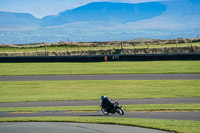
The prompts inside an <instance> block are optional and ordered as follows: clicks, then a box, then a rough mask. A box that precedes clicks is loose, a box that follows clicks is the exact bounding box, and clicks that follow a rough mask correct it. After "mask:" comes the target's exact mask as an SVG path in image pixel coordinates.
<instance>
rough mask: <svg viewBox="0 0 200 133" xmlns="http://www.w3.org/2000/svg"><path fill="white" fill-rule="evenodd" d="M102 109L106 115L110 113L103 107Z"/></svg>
mask: <svg viewBox="0 0 200 133" xmlns="http://www.w3.org/2000/svg"><path fill="white" fill-rule="evenodd" d="M101 111H102V112H103V113H104V115H108V114H109V113H108V112H107V111H106V110H105V109H104V108H103V107H102V108H101Z"/></svg>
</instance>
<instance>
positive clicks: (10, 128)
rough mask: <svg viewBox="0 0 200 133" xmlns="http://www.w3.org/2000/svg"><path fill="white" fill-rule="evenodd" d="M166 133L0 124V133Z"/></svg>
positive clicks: (110, 127) (107, 127) (79, 125)
mask: <svg viewBox="0 0 200 133" xmlns="http://www.w3.org/2000/svg"><path fill="white" fill-rule="evenodd" d="M25 132H28V133H166V132H165V131H160V130H155V129H147V128H139V127H130V126H119V125H103V124H87V123H61V122H56V123H55V122H48V123H47V122H43V123H41V122H40V123H38V122H28V123H24V122H22V123H21V122H20V123H15V122H12V123H1V124H0V133H25Z"/></svg>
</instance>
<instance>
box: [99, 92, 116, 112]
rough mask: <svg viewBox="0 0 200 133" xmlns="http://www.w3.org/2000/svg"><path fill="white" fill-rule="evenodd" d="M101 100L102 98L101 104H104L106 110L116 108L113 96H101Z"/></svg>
mask: <svg viewBox="0 0 200 133" xmlns="http://www.w3.org/2000/svg"><path fill="white" fill-rule="evenodd" d="M101 100H102V102H101V106H102V107H103V108H104V109H105V110H107V111H111V110H113V108H114V105H113V104H114V102H113V101H112V99H111V98H109V97H106V96H101Z"/></svg>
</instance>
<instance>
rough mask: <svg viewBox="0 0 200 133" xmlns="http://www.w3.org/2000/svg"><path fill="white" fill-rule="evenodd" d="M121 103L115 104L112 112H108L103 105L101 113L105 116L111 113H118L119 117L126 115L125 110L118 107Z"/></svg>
mask: <svg viewBox="0 0 200 133" xmlns="http://www.w3.org/2000/svg"><path fill="white" fill-rule="evenodd" d="M118 105H119V102H115V103H114V104H113V107H114V108H113V109H112V110H106V109H105V108H103V107H102V105H101V111H102V112H103V113H104V114H105V115H108V114H109V113H111V114H115V113H118V114H119V115H124V110H123V109H122V106H118Z"/></svg>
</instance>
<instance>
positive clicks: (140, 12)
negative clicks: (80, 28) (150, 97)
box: [42, 2, 166, 26]
mask: <svg viewBox="0 0 200 133" xmlns="http://www.w3.org/2000/svg"><path fill="white" fill-rule="evenodd" d="M165 10H166V6H165V5H163V4H160V3H158V2H148V3H139V4H128V3H112V2H94V3H89V4H87V5H85V6H81V7H78V8H75V9H72V10H66V11H64V12H62V13H60V14H58V15H57V16H47V17H44V18H43V24H42V25H43V26H55V25H62V24H66V23H72V22H83V21H104V22H112V23H115V24H120V23H128V22H135V21H139V20H145V19H149V18H153V17H155V16H158V15H160V14H162V13H163V12H164V11H165Z"/></svg>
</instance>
